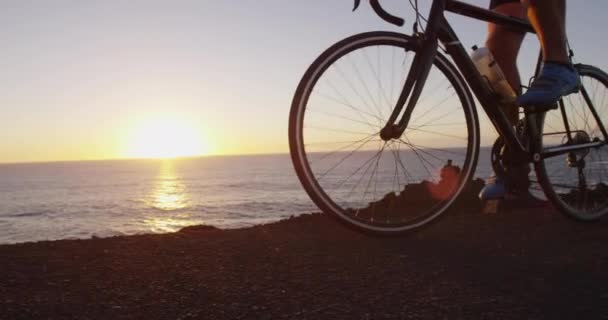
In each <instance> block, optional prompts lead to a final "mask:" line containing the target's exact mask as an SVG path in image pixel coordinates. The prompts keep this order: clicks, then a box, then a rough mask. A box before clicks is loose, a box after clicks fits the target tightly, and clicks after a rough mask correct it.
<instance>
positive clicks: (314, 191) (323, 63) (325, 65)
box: [289, 31, 479, 235]
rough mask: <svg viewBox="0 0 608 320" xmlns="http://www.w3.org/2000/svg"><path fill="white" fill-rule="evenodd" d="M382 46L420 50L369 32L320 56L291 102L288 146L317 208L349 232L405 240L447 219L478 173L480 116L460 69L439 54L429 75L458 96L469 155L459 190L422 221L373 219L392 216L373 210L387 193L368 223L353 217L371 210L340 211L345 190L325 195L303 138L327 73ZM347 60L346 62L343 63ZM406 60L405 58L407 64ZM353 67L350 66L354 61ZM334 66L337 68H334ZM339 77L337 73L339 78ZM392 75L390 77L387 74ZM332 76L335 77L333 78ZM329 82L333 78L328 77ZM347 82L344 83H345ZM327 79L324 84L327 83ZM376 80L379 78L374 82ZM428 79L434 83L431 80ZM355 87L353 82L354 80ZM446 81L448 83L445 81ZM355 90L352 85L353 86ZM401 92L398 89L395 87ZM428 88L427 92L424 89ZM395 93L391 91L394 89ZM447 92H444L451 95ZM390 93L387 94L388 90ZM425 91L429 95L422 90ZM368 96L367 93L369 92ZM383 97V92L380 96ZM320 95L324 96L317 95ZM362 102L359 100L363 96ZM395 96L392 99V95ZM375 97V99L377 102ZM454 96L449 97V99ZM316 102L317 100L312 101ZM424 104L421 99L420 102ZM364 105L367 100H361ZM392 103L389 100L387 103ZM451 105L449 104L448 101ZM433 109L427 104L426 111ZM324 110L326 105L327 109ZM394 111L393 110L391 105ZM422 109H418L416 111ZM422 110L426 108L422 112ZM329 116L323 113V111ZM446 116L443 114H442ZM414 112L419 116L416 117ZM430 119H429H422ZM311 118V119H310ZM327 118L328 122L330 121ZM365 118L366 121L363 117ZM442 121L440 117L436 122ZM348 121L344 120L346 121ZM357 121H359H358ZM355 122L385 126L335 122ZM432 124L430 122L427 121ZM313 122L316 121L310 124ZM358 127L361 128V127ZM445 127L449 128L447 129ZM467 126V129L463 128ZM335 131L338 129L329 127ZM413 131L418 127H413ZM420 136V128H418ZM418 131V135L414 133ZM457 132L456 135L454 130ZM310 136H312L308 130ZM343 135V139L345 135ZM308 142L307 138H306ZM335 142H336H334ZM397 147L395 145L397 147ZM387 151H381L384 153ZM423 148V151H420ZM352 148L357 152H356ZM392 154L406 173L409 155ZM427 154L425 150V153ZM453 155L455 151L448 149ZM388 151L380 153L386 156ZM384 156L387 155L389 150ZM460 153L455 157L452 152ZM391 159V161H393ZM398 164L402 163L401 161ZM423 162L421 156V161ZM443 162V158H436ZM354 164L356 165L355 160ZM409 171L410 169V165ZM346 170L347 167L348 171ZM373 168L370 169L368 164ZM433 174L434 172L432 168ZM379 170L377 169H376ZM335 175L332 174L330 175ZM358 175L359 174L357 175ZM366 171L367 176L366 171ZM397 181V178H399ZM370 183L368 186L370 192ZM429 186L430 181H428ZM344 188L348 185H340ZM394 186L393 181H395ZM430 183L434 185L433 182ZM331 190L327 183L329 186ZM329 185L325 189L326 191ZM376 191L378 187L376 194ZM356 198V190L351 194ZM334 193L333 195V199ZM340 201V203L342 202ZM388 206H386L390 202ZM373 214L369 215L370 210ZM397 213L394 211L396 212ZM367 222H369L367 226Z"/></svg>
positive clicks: (395, 36) (406, 39)
mask: <svg viewBox="0 0 608 320" xmlns="http://www.w3.org/2000/svg"><path fill="white" fill-rule="evenodd" d="M382 46H387V47H391V48H393V50H392V51H391V52H393V54H394V52H396V49H395V48H397V49H398V50H402V51H403V52H404V54H405V55H407V54H408V52H412V53H415V52H416V51H417V50H418V45H417V42H416V41H414V39H413V38H412V37H410V36H407V35H404V34H399V33H394V32H384V31H378V32H368V33H362V34H358V35H354V36H351V37H349V38H346V39H344V40H342V41H340V42H338V43H336V44H335V45H333V46H331V47H330V48H329V49H327V50H326V51H325V52H324V53H322V54H321V55H320V56H319V57H318V58H317V59H316V60H315V61H314V62H313V63H312V65H311V66H310V67H309V68H308V70H307V71H306V73H305V74H304V76H303V78H302V79H301V81H300V83H299V85H298V88H297V90H296V93H295V95H294V98H293V101H292V105H291V111H290V118H289V145H290V153H291V158H292V162H293V164H294V167H295V170H296V173H297V175H298V178H299V180H300V182H301V183H302V185H303V187H304V189H305V190H306V192H307V193H308V195H309V196H310V198H311V199H312V200H313V202H314V203H315V204H316V205H317V206H318V207H319V208H320V209H321V210H322V211H323V212H325V213H328V214H330V215H331V216H332V217H334V218H337V219H338V220H339V221H341V222H343V223H345V224H346V225H347V226H350V227H353V228H355V229H357V230H359V231H365V232H368V233H372V234H377V235H397V234H402V233H406V232H408V231H412V230H416V229H419V228H420V227H422V226H425V225H427V224H429V223H430V222H432V221H435V220H437V218H438V217H439V216H441V214H442V213H444V212H445V211H446V210H447V209H448V208H449V207H450V205H451V204H452V203H453V202H454V201H455V200H456V198H457V197H458V196H459V195H460V194H461V192H462V191H463V189H464V186H465V185H466V183H467V182H468V181H470V179H471V177H472V175H473V173H474V170H475V166H476V164H477V158H478V154H479V122H478V118H477V113H476V109H475V105H474V100H473V98H472V96H471V93H470V92H469V90H468V87H467V85H466V82H465V81H464V80H463V79H462V77H461V75H460V74H459V73H458V72H457V71H456V69H455V68H454V66H453V65H452V64H451V63H450V62H449V61H448V60H447V59H446V58H445V57H444V56H443V55H441V54H440V53H438V54H437V56H436V58H435V61H434V63H433V68H434V69H433V70H434V71H433V70H432V72H431V74H432V75H433V74H434V73H433V72H439V73H440V74H441V75H443V76H444V77H445V79H447V87H448V89H449V88H451V89H452V90H454V94H453V97H454V99H455V100H456V101H457V103H458V105H457V106H456V109H455V110H456V111H457V112H456V111H455V112H456V114H457V115H460V112H461V113H462V114H461V115H462V116H463V117H464V120H463V121H462V122H461V123H460V124H459V125H460V126H461V127H462V128H460V130H461V131H462V130H466V137H462V136H458V137H457V138H459V139H460V140H459V141H463V142H462V143H466V150H465V151H464V152H463V153H459V154H460V155H462V156H463V157H462V159H461V160H462V161H461V162H459V163H458V164H461V165H462V166H461V168H460V169H461V171H460V173H459V175H458V176H457V178H455V179H454V181H457V182H455V184H453V185H452V187H453V188H452V189H450V191H449V193H446V196H445V198H441V200H437V203H436V204H435V205H434V206H433V207H432V208H431V207H429V208H428V212H426V213H425V214H424V215H422V214H420V216H419V217H418V216H416V218H412V219H411V220H409V221H405V220H404V219H405V218H401V219H402V220H401V221H397V220H396V219H397V218H395V217H390V218H389V217H386V220H385V221H383V220H382V219H384V217H383V218H382V219H381V218H378V217H374V214H378V215H382V214H385V215H388V213H386V212H387V211H388V210H384V212H381V211H382V210H380V209H378V210H377V211H374V210H376V209H374V206H375V205H376V204H377V203H379V202H380V201H384V200H385V199H386V196H389V195H390V192H389V193H386V194H385V197H384V198H381V199H378V202H373V201H370V202H369V205H368V207H366V208H367V209H369V210H371V211H372V214H371V218H370V217H365V218H361V217H360V216H357V217H355V212H356V215H359V214H360V213H361V212H362V211H363V210H367V209H361V208H358V209H356V211H353V210H355V209H352V208H350V207H347V205H346V204H343V205H340V204H338V202H339V201H338V200H337V197H338V196H339V195H340V194H341V193H345V191H344V190H338V189H339V188H340V187H341V186H342V184H340V187H336V190H331V191H330V190H325V189H327V188H325V189H324V188H323V186H322V183H320V182H319V180H321V179H322V178H325V176H320V174H319V176H316V175H315V173H314V171H313V170H312V169H311V161H310V157H311V155H313V154H314V155H316V153H314V152H313V151H312V150H307V149H306V143H305V142H304V139H305V138H304V136H305V132H304V131H305V130H306V129H307V128H306V127H305V125H304V119H305V117H307V113H306V112H307V111H309V113H308V114H310V113H311V110H312V108H311V107H310V106H309V104H310V101H311V93H312V92H316V91H315V90H317V89H316V86H317V84H318V82H319V80H320V79H321V78H322V77H325V73H326V72H327V71H328V70H329V69H330V68H332V67H333V69H336V70H340V69H339V65H338V61H339V60H341V59H342V58H344V59H345V60H347V59H349V58H350V59H356V58H352V56H348V55H349V54H350V53H353V55H355V54H354V52H357V50H360V49H366V48H376V49H370V50H377V51H378V52H380V51H381V50H384V48H381V47H382ZM365 54H366V53H365V51H363V53H359V54H358V56H360V57H363V56H365ZM381 55H382V54H381V53H378V57H377V61H378V65H380V61H381V60H382V59H381ZM345 56H348V57H346V58H345ZM355 57H357V55H355ZM385 58H387V59H386V60H388V57H386V56H385ZM361 59H363V58H361ZM405 59H407V58H405ZM370 61H371V59H368V64H369V62H370ZM351 62H352V60H351ZM334 63H336V64H334ZM402 65H405V60H404V63H402ZM384 70H386V69H382V67H380V66H379V68H378V71H377V72H374V73H375V74H376V75H378V74H379V73H381V72H382V71H384ZM388 70H393V68H389V69H388ZM337 72H338V71H336V73H337ZM386 72H389V71H386ZM356 73H359V71H356ZM330 74H331V73H330ZM405 74H407V72H405ZM328 77H329V76H328ZM336 77H338V76H336ZM391 77H393V75H392V74H391ZM342 78H344V77H342ZM324 79H325V78H324ZM376 79H378V78H376ZM429 79H430V78H429ZM353 81H354V80H353ZM444 81H445V80H444ZM345 82H348V80H345ZM378 82H382V81H381V80H378ZM441 83H443V82H437V85H438V86H439V87H440V88H441ZM428 84H429V82H427V83H426V85H428ZM378 86H379V87H381V84H379V85H378ZM345 87H348V85H345ZM351 87H352V85H351ZM397 87H398V90H399V89H400V88H399V85H397ZM425 88H426V86H425ZM391 89H392V87H391ZM448 89H446V90H448ZM381 90H382V91H385V89H381ZM386 90H388V89H386ZM424 90H426V89H424ZM368 91H369V90H368ZM379 91H380V90H379ZM440 92H441V90H437V91H436V92H433V93H440ZM319 94H320V95H321V93H319ZM383 95H384V99H386V96H387V95H388V94H386V93H378V94H377V96H376V95H371V94H370V96H371V100H374V99H376V98H377V100H378V101H382V100H383V99H382V96H383ZM360 96H361V95H360ZM391 96H392V93H391ZM374 97H376V98H374ZM451 97H452V96H450V98H451ZM433 98H434V97H431V98H430V99H433ZM314 99H316V96H315V98H313V99H312V100H314ZM421 99H422V97H421ZM362 100H363V99H362ZM386 100H389V99H386ZM421 101H422V100H419V102H421ZM450 101H451V100H450ZM428 104H429V103H427V105H428ZM323 106H324V107H325V106H326V105H323ZM393 106H394V105H393ZM393 106H390V105H389V113H390V108H392V107H393ZM440 106H441V105H440ZM440 106H438V107H437V109H438V110H440V108H439V107H440ZM416 107H418V105H417V106H416ZM421 108H422V107H421ZM427 109H429V111H426V112H427V113H428V112H431V111H432V110H431V109H433V107H428V108H427ZM323 110H325V109H323ZM369 110H370V111H369V112H365V113H368V114H372V113H375V111H374V110H373V108H371V107H370V109H369ZM377 111H378V113H376V115H380V114H382V113H383V112H382V110H381V108H379V109H377ZM443 111H445V110H443ZM414 112H416V111H414ZM325 113H329V112H325ZM359 116H362V114H361V111H359ZM424 116H426V114H425V115H424ZM309 117H310V116H309ZM328 117H329V116H328ZM373 117H377V116H373ZM449 117H450V119H451V117H456V116H455V115H454V114H450V115H449ZM360 118H362V117H360ZM437 118H439V117H437ZM345 119H346V120H345ZM357 119H359V118H357ZM349 120H350V121H356V122H360V123H361V124H362V125H363V126H366V129H373V128H367V127H374V126H375V125H378V124H381V121H380V120H377V119H376V120H373V119H372V120H373V121H374V122H376V121H377V122H378V123H372V124H370V123H367V125H366V124H365V121H359V120H354V119H353V118H347V117H344V116H342V115H340V117H336V118H335V119H333V121H349ZM427 120H428V119H427ZM311 121H312V120H311ZM325 123H328V125H330V124H331V125H333V124H332V123H333V122H331V121H329V120H328V121H326V122H325ZM361 124H360V125H361ZM446 125H447V124H446ZM410 126H412V124H411V123H410ZM465 126H466V128H465ZM331 128H332V129H333V128H334V127H331ZM336 128H337V129H336V130H334V131H336V133H334V132H332V134H336V135H339V134H341V133H340V132H339V131H341V130H339V129H340V128H341V127H336ZM412 128H414V127H412ZM417 128H418V129H419V130H422V129H420V128H421V127H417ZM412 130H415V129H412ZM454 130H457V129H454ZM309 131H310V130H309ZM342 134H344V133H342ZM372 134H374V132H373V130H372ZM377 134H378V137H379V132H377ZM432 134H433V133H429V135H432ZM434 134H437V135H438V136H441V135H440V134H439V132H435V133H434ZM311 135H312V134H311ZM444 138H445V139H449V137H447V136H446V137H444ZM307 139H308V136H307ZM336 139H337V138H336ZM453 139H456V137H453ZM395 143H397V142H395ZM397 145H398V146H401V142H398V143H397ZM409 146H410V147H411V149H412V150H413V151H414V152H415V153H416V154H417V155H419V153H422V152H425V151H423V150H422V149H417V146H416V145H414V144H409ZM384 147H386V143H385V144H384ZM384 147H383V148H384ZM418 147H419V146H418ZM353 148H354V147H353ZM389 148H391V151H390V152H391V153H392V156H393V157H394V161H395V167H398V166H399V167H403V166H404V165H403V162H402V160H401V156H402V154H403V153H405V151H401V150H397V151H395V150H394V149H392V148H393V145H389ZM425 148H426V147H425ZM431 149H432V150H435V149H433V148H431ZM431 149H428V148H427V149H425V150H427V152H428V150H431ZM437 150H440V151H437V152H444V153H447V154H449V153H450V152H451V151H448V149H437ZM450 150H451V149H450ZM383 151H384V149H382V150H381V151H380V152H383ZM354 152H358V153H359V152H361V153H363V152H364V151H359V149H357V150H354V151H353V153H351V155H352V154H354ZM386 152H389V151H388V150H387V151H386ZM453 153H456V152H453ZM409 154H410V156H411V154H412V152H410V153H409ZM381 157H382V156H378V160H375V161H376V167H378V163H379V162H380V161H381V160H380V158H381ZM389 157H390V156H389ZM397 158H399V159H397ZM419 158H420V156H419ZM422 158H424V156H422ZM438 158H439V157H438ZM353 161H354V160H353ZM382 161H386V160H382ZM425 161H426V162H427V163H430V161H429V160H428V159H427V160H420V162H422V164H423V166H425V167H426V165H425V164H424V162H425ZM398 162H401V163H400V164H399V165H398V164H397V163H398ZM337 165H342V163H341V162H340V163H338V164H337ZM408 165H409V163H408ZM345 166H346V165H345ZM370 166H371V164H370ZM361 168H362V167H360V168H359V169H361ZM434 168H435V167H434ZM376 169H377V168H376ZM332 170H333V169H332ZM395 170H396V173H394V175H400V174H399V172H398V171H399V168H395ZM403 170H404V172H403V175H404V176H405V178H406V179H405V180H406V182H407V169H405V168H403ZM357 171H359V170H357ZM366 171H367V170H366ZM426 171H427V172H429V173H430V170H426ZM378 172H380V170H378ZM371 175H373V174H370V178H369V179H370V182H371V179H372V176H371ZM336 176H340V175H338V174H336ZM378 176H380V174H378ZM363 177H365V173H363V174H362V175H361V178H360V179H363ZM348 179H350V177H347V178H346V180H348ZM376 179H377V180H376V181H375V183H376V184H377V183H378V181H380V180H381V181H382V182H380V184H381V185H382V184H383V183H384V184H387V182H386V179H384V180H382V179H380V178H376ZM394 179H395V177H393V180H394ZM397 179H398V178H397ZM425 181H426V180H424V181H421V182H420V181H419V182H418V183H419V184H422V183H425ZM370 182H368V187H369V184H370ZM426 182H429V181H426ZM342 183H345V182H342ZM348 183H350V184H351V185H354V182H348ZM393 183H394V181H393ZM429 183H430V182H429ZM440 183H441V181H440V182H438V183H437V185H439V184H440ZM327 184H329V183H327ZM327 184H326V185H327ZM397 185H398V186H399V190H401V189H400V187H401V184H400V183H399V182H397ZM408 185H409V184H405V186H406V187H407V186H408ZM429 186H434V184H429ZM357 187H358V186H355V187H353V188H357ZM375 187H376V186H374V188H375ZM405 190H406V189H403V191H404V192H401V193H399V195H404V194H405ZM351 192H352V190H351ZM330 193H331V195H329V194H330ZM366 193H367V190H365V192H364V193H363V197H362V200H360V202H362V203H365V202H366V201H367V200H366ZM393 193H394V195H395V196H396V194H397V193H396V192H393ZM380 194H381V195H382V194H383V193H382V192H381V193H380ZM441 196H444V194H441ZM340 200H342V199H340ZM348 201H349V200H345V201H344V202H348ZM387 201H388V200H387ZM370 208H371V209H370ZM395 210H396V209H395ZM402 211H403V212H404V211H405V210H401V209H399V213H398V214H399V215H401V212H402ZM407 212H408V214H410V215H412V216H415V214H414V213H413V210H410V209H408V210H407ZM366 219H367V220H366Z"/></svg>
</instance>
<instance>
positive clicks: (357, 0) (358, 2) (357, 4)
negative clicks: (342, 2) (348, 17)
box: [353, 0, 361, 12]
mask: <svg viewBox="0 0 608 320" xmlns="http://www.w3.org/2000/svg"><path fill="white" fill-rule="evenodd" d="M360 4H361V0H355V7H354V8H353V12H354V11H355V10H357V8H359V5H360Z"/></svg>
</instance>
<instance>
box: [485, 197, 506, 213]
mask: <svg viewBox="0 0 608 320" xmlns="http://www.w3.org/2000/svg"><path fill="white" fill-rule="evenodd" d="M501 203H502V199H496V200H486V201H484V202H483V205H482V207H481V213H483V214H496V213H498V212H499V211H500V207H501V205H500V204H501Z"/></svg>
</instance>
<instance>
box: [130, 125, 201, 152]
mask: <svg viewBox="0 0 608 320" xmlns="http://www.w3.org/2000/svg"><path fill="white" fill-rule="evenodd" d="M209 151H210V150H209V145H208V143H207V141H205V140H204V137H203V136H202V133H201V132H200V130H197V129H196V127H194V126H193V125H191V124H189V123H187V122H185V121H179V120H176V119H156V120H150V121H147V122H144V123H142V124H140V125H138V126H135V127H134V128H133V129H132V130H131V132H130V133H129V136H128V139H127V146H126V152H125V153H126V154H125V155H126V156H127V157H130V158H176V157H189V156H201V155H206V154H208V153H209Z"/></svg>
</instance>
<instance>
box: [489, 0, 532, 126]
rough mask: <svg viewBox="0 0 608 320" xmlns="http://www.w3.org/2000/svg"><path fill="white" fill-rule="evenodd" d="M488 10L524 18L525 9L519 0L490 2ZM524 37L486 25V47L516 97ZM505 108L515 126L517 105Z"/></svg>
mask: <svg viewBox="0 0 608 320" xmlns="http://www.w3.org/2000/svg"><path fill="white" fill-rule="evenodd" d="M490 9H492V10H493V11H496V12H499V13H502V14H505V15H508V16H512V17H517V18H524V19H525V18H526V9H525V7H524V6H523V5H522V4H521V3H520V2H519V0H492V1H491V2H490ZM525 35H526V34H525V33H524V32H519V31H515V30H512V29H509V28H507V27H504V26H501V25H496V24H494V23H489V24H488V38H487V40H486V47H487V48H488V49H489V50H490V52H492V55H493V56H494V59H495V60H496V62H497V63H498V65H499V66H500V68H501V69H502V71H503V73H504V74H505V77H506V78H507V81H508V82H509V84H510V85H511V87H512V88H513V90H514V91H515V92H516V93H517V95H520V94H521V80H520V77H519V71H518V70H517V55H518V54H519V49H520V48H521V44H522V42H523V40H524V36H525ZM505 107H507V108H509V109H508V110H506V114H507V117H508V118H509V121H510V122H511V124H512V125H516V124H517V120H518V110H517V105H507V106H505Z"/></svg>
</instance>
